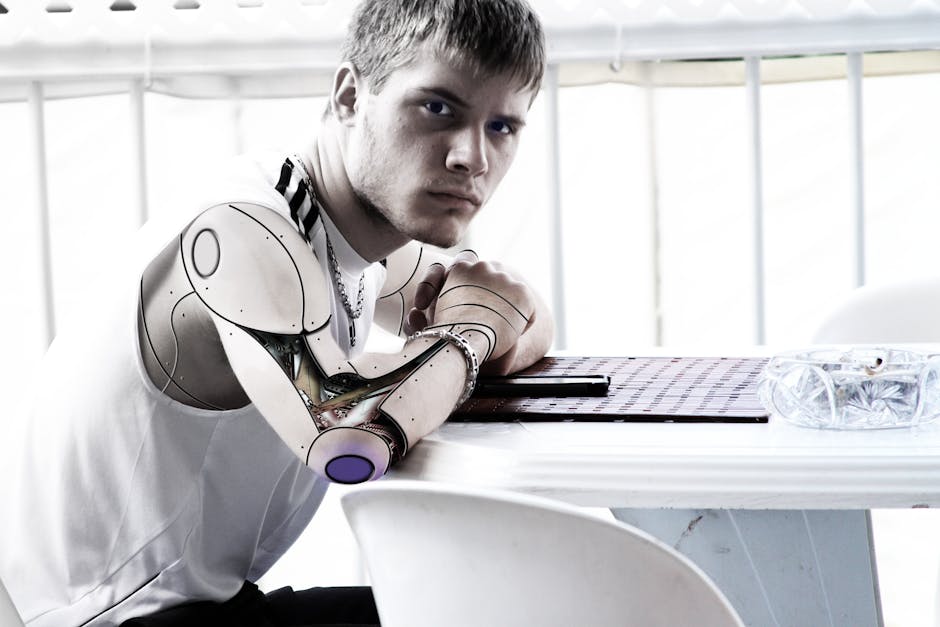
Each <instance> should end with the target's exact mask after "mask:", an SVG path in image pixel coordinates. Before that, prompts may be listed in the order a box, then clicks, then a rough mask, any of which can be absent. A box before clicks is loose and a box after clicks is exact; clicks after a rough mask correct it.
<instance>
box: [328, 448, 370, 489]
mask: <svg viewBox="0 0 940 627" xmlns="http://www.w3.org/2000/svg"><path fill="white" fill-rule="evenodd" d="M325 470H326V476H327V477H329V478H330V480H331V481H335V482H336V483H362V482H363V481H368V480H369V479H370V478H371V477H372V475H373V473H374V472H375V465H374V464H373V463H372V462H371V461H369V460H368V459H366V458H365V457H361V456H359V455H341V456H339V457H334V458H333V459H331V460H330V461H329V462H328V463H327V464H326V469H325Z"/></svg>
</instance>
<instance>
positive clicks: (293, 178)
mask: <svg viewBox="0 0 940 627" xmlns="http://www.w3.org/2000/svg"><path fill="white" fill-rule="evenodd" d="M274 189H276V190H277V192H278V193H279V194H281V195H282V196H284V198H285V199H286V200H287V204H288V206H289V207H290V217H291V221H292V222H293V223H294V224H295V225H296V226H297V230H298V231H299V232H300V234H301V235H302V236H303V238H304V239H305V240H307V241H308V242H309V241H310V233H311V231H313V227H314V225H316V223H317V218H319V217H320V207H319V205H318V203H316V202H315V201H314V200H313V190H312V189H310V186H309V185H308V183H307V177H306V176H305V174H304V167H303V165H302V164H301V163H299V162H297V158H296V157H294V158H292V157H288V158H287V159H285V160H284V165H282V166H281V176H280V178H279V179H278V181H277V184H276V185H275V186H274Z"/></svg>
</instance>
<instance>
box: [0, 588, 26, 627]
mask: <svg viewBox="0 0 940 627" xmlns="http://www.w3.org/2000/svg"><path fill="white" fill-rule="evenodd" d="M0 627H23V621H22V619H20V615H19V614H18V613H17V611H16V607H15V606H14V605H13V599H11V598H10V595H9V594H8V593H7V589H6V588H4V587H3V582H2V581H0Z"/></svg>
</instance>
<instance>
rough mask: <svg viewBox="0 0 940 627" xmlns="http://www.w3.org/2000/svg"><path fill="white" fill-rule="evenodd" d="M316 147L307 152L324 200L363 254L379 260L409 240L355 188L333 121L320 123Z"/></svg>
mask: <svg viewBox="0 0 940 627" xmlns="http://www.w3.org/2000/svg"><path fill="white" fill-rule="evenodd" d="M320 131H321V132H320V134H319V135H318V137H317V140H316V141H315V142H314V146H313V150H312V151H311V152H309V153H307V154H305V155H304V157H305V159H308V160H309V163H308V165H309V166H311V172H310V174H311V175H312V176H313V177H314V179H315V181H314V182H315V184H316V187H317V192H318V195H319V200H320V204H321V206H322V208H323V210H324V211H326V213H327V214H328V215H329V216H330V220H332V221H333V224H334V225H336V228H337V229H338V230H339V232H340V233H341V234H342V235H343V238H344V239H345V240H346V241H347V242H349V245H350V246H352V248H353V250H355V251H356V252H357V253H358V254H359V256H360V257H362V258H363V259H365V260H366V261H370V262H375V261H380V260H382V259H385V258H386V257H388V256H389V255H390V254H391V253H393V252H394V251H396V250H398V249H399V248H401V247H402V246H404V245H405V244H407V243H408V238H407V237H405V236H403V235H402V234H401V233H399V232H398V231H396V230H395V229H394V228H393V227H392V226H391V225H390V224H388V222H386V221H384V220H381V219H379V218H378V217H377V216H375V215H373V214H372V213H371V212H369V211H367V210H366V209H365V208H363V207H362V204H361V203H360V202H359V199H358V198H357V197H356V194H355V193H354V191H353V187H352V184H351V183H350V181H349V176H348V175H347V173H346V167H345V164H344V161H343V154H342V149H341V147H340V143H339V141H338V138H337V136H336V133H335V130H334V129H332V128H331V125H330V123H329V122H325V123H324V124H322V125H321V126H320Z"/></svg>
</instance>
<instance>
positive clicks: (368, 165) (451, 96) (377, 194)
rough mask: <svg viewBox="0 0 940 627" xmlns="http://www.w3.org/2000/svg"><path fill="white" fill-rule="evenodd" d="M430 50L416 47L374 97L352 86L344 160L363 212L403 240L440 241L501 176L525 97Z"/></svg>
mask: <svg viewBox="0 0 940 627" xmlns="http://www.w3.org/2000/svg"><path fill="white" fill-rule="evenodd" d="M434 57H435V55H434V54H433V48H432V47H431V46H428V45H425V46H424V47H422V50H421V51H420V52H419V54H418V55H417V57H416V59H415V61H414V62H412V63H411V64H409V65H407V66H405V67H402V68H400V69H398V70H396V71H394V72H392V73H391V74H390V75H389V77H388V79H387V81H386V82H385V85H384V86H383V88H382V90H381V92H380V93H378V94H375V93H368V87H367V86H365V89H364V86H363V84H362V83H360V85H359V90H360V93H359V94H358V99H359V100H358V105H357V112H356V115H355V124H354V126H353V127H352V129H351V132H350V134H349V141H348V143H347V150H346V155H345V160H346V170H347V174H348V176H349V180H350V183H351V184H352V187H353V190H354V192H355V193H356V195H357V196H358V198H359V200H360V203H361V204H362V205H363V206H364V208H365V209H366V211H370V212H372V213H373V216H374V217H375V218H377V219H378V220H380V221H382V222H387V223H388V224H390V225H391V226H392V227H393V228H394V229H395V230H396V231H398V232H399V233H400V234H402V235H404V236H407V237H408V238H409V239H415V240H418V241H421V242H425V243H429V244H433V245H436V246H441V247H449V246H453V245H455V244H456V243H457V242H458V241H459V240H460V238H461V237H462V236H463V233H464V231H465V230H466V228H467V225H468V224H469V223H470V220H471V219H472V218H473V216H474V215H476V213H477V211H479V210H480V207H481V206H482V205H483V204H484V203H485V202H486V201H487V200H489V198H490V195H491V194H492V193H493V191H494V190H495V189H496V186H497V185H498V184H499V182H500V181H501V180H502V178H503V176H504V175H505V174H506V171H507V170H508V168H509V165H510V164H511V163H512V160H513V158H514V157H515V154H516V149H517V146H518V143H519V134H520V132H521V130H522V127H523V126H524V124H525V116H526V114H527V112H528V109H529V104H530V103H531V100H532V97H533V95H534V94H533V92H532V91H531V90H530V89H527V88H524V87H521V86H520V84H519V82H518V81H517V80H514V79H511V78H510V77H508V76H506V75H497V76H485V75H484V76H481V75H476V74H475V73H474V72H473V71H472V69H471V68H470V67H468V66H467V65H465V64H461V63H455V62H448V61H442V60H437V59H435V58H434ZM364 92H365V93H364ZM376 214H377V215H376Z"/></svg>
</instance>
